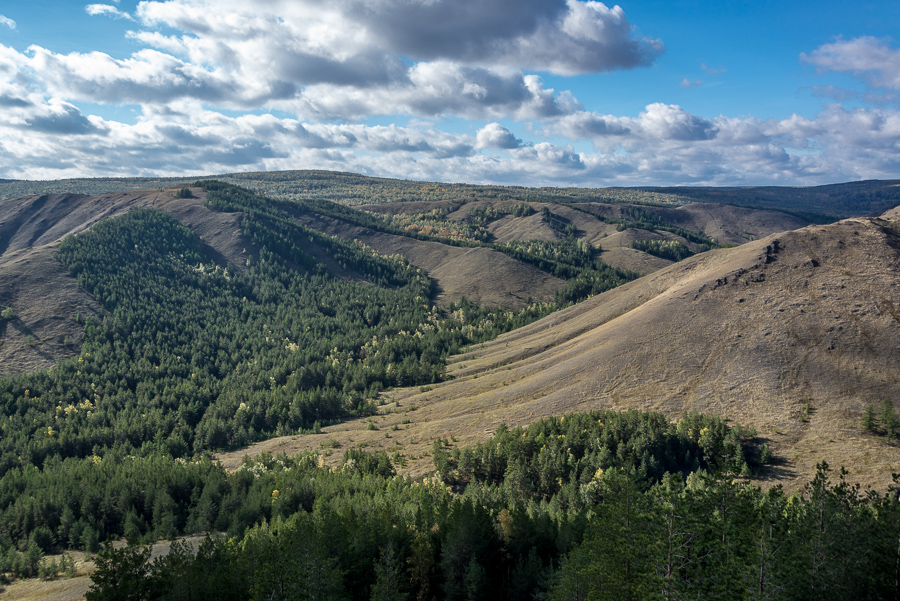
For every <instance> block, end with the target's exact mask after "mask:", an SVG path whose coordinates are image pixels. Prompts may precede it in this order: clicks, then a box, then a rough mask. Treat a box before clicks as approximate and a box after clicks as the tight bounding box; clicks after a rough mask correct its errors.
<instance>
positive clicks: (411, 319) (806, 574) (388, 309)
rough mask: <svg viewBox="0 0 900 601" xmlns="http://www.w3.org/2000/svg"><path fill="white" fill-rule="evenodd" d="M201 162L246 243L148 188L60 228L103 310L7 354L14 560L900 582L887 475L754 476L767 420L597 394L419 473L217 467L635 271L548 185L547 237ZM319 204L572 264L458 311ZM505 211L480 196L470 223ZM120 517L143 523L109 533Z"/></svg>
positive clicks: (120, 586)
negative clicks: (264, 192) (358, 204)
mask: <svg viewBox="0 0 900 601" xmlns="http://www.w3.org/2000/svg"><path fill="white" fill-rule="evenodd" d="M198 185H201V186H202V187H203V188H204V189H205V191H206V193H207V198H208V206H209V207H210V208H212V209H214V210H217V211H225V212H238V213H240V214H241V215H242V220H243V221H242V228H243V233H244V235H245V236H246V237H247V239H248V240H250V241H251V242H252V244H253V249H248V251H249V250H252V252H248V253H247V254H246V256H247V258H246V262H245V264H242V265H230V264H228V265H225V264H220V263H216V262H215V260H214V259H213V258H212V256H211V255H210V253H208V250H207V249H206V248H205V247H204V245H203V244H202V242H201V241H200V240H199V238H197V236H195V235H194V234H193V233H192V232H191V231H190V230H189V229H187V228H185V227H184V226H182V225H181V224H179V223H178V222H177V221H176V220H175V219H174V218H172V217H171V216H170V215H168V214H167V213H163V212H159V211H155V210H151V209H134V210H132V211H131V212H129V213H128V214H126V215H124V216H121V217H117V218H114V219H109V220H105V221H103V222H101V223H99V224H97V225H96V226H94V227H92V228H91V229H89V230H87V231H85V232H82V233H79V234H77V235H74V236H70V237H68V238H67V239H65V240H64V241H63V242H62V244H61V245H60V247H59V251H58V258H59V260H60V261H61V262H62V263H63V264H64V265H65V266H66V268H67V269H68V270H69V272H70V273H71V274H72V275H73V277H75V278H77V281H78V283H79V285H81V286H82V287H83V288H84V289H85V290H87V291H88V292H89V293H90V294H91V295H92V296H93V297H94V298H96V299H97V300H98V301H99V302H100V303H101V305H102V306H103V309H104V311H103V314H102V315H101V316H100V317H97V318H93V317H91V318H82V317H81V316H77V318H78V321H79V322H80V323H81V324H82V326H83V329H84V344H83V346H82V348H81V349H80V352H79V353H78V354H77V355H76V356H75V357H73V358H71V359H67V360H63V361H61V362H59V363H58V364H56V365H55V366H54V367H53V368H51V369H49V370H47V371H42V372H39V373H33V374H26V375H17V376H6V377H2V378H0V432H2V437H0V577H3V578H5V577H6V576H4V575H10V576H35V575H39V574H41V575H44V576H47V577H52V575H53V574H55V573H57V572H59V571H69V569H70V567H71V566H70V565H69V564H68V563H67V561H66V560H65V559H64V560H63V565H60V564H58V563H57V564H55V566H51V565H50V564H48V563H47V561H46V560H45V559H44V556H45V555H46V554H51V553H56V552H60V551H65V550H70V549H80V550H86V551H88V552H90V553H99V555H97V565H98V569H97V571H96V572H95V574H94V577H93V578H94V588H93V590H92V591H91V593H90V594H89V599H122V598H129V599H197V598H216V599H229V598H234V599H254V600H255V599H294V598H300V599H306V598H309V599H313V598H316V599H421V600H426V599H452V600H456V599H484V598H491V597H499V598H502V599H601V598H610V599H644V598H647V599H656V598H661V599H662V598H664V599H676V598H688V597H690V598H735V599H739V598H740V599H744V598H754V599H764V598H767V599H806V598H822V599H826V598H835V599H837V598H847V597H848V596H850V595H855V596H858V597H859V598H861V599H868V598H872V599H878V598H897V596H898V590H900V589H898V586H897V582H898V577H900V572H898V569H900V555H898V549H897V540H900V531H898V528H900V510H898V503H897V500H896V494H895V492H896V485H895V488H894V489H892V490H891V491H879V492H874V491H860V490H859V489H858V488H855V487H852V486H849V485H847V484H846V483H844V482H843V480H842V479H841V473H840V472H839V473H838V474H837V475H835V474H833V473H832V472H831V471H830V470H829V468H828V466H826V465H824V464H823V465H821V466H820V471H819V475H818V476H817V477H816V479H815V480H814V481H812V482H810V483H809V484H808V485H807V487H806V489H804V490H802V491H799V492H797V493H794V494H787V493H785V492H784V491H783V490H781V489H780V488H779V487H777V486H776V487H772V488H768V489H767V490H762V489H760V488H759V487H757V486H754V485H753V484H752V483H751V478H752V477H753V476H754V475H755V474H757V473H759V470H760V469H761V468H762V466H764V465H766V464H767V463H770V462H772V461H773V457H772V456H771V453H770V451H769V449H768V447H767V446H766V445H765V444H764V441H763V440H761V439H760V438H759V437H758V436H757V435H756V433H755V432H753V431H751V430H747V429H745V428H742V427H740V426H738V425H731V424H728V423H726V422H725V421H724V420H722V419H721V418H716V417H709V416H702V415H696V414H690V415H685V416H683V417H682V418H681V419H679V420H677V421H670V420H668V419H667V418H666V417H664V416H662V415H659V414H645V413H639V412H634V411H633V412H626V413H616V412H611V411H606V412H594V413H590V414H579V415H568V416H565V417H558V418H554V419H547V420H543V421H540V422H537V423H535V424H532V425H530V426H528V427H527V428H507V427H501V428H499V429H497V430H496V431H495V432H494V433H493V435H492V437H491V438H490V439H489V440H488V441H486V442H484V443H481V444H478V445H475V446H470V447H459V446H458V445H456V444H455V441H453V440H447V439H443V438H437V439H435V440H434V441H433V446H432V449H431V453H430V455H431V458H432V461H433V464H434V475H433V477H431V478H427V479H424V480H413V479H410V478H407V477H404V476H401V475H398V473H397V472H398V470H399V469H401V468H402V462H403V458H402V457H401V456H389V455H387V454H386V453H384V452H377V453H368V452H366V451H365V450H362V449H358V448H347V449H343V459H342V460H341V461H340V462H339V464H338V465H336V466H334V465H332V466H326V465H324V459H325V457H324V455H325V453H324V452H323V453H322V454H321V455H320V454H310V455H300V456H296V457H286V456H278V457H272V456H269V455H265V454H264V455H262V456H260V457H258V458H256V459H252V460H250V459H248V460H246V461H245V462H244V464H243V465H242V467H241V468H240V469H238V470H237V471H235V472H233V473H229V472H226V471H225V470H224V469H223V467H222V466H221V465H220V464H219V463H217V462H216V461H215V460H214V459H213V453H214V452H215V451H218V450H222V449H233V448H238V447H241V446H244V445H246V444H249V443H251V442H254V441H258V440H262V439H265V438H268V437H272V436H277V435H284V434H294V435H302V436H323V435H322V434H321V432H322V431H323V430H327V428H328V427H329V426H330V425H332V424H335V423H337V422H339V421H340V420H344V419H347V418H349V417H354V416H367V415H372V414H374V413H376V412H378V411H379V403H380V398H381V396H380V394H381V392H382V391H384V390H387V389H389V388H392V387H398V386H422V385H427V384H430V383H433V382H436V381H439V380H441V379H442V378H444V377H445V374H444V366H445V362H446V359H447V357H448V356H449V355H451V354H453V353H456V352H459V351H461V350H463V349H464V348H466V347H467V346H468V345H472V344H476V343H479V342H482V341H485V340H489V339H492V338H493V337H495V336H497V335H498V334H500V333H502V332H505V331H509V330H511V329H513V328H516V327H519V326H522V325H524V324H526V323H529V322H530V321H533V320H535V319H537V318H539V317H541V316H543V315H546V314H547V313H549V312H550V311H552V310H555V309H557V308H560V307H562V306H565V305H566V304H569V303H572V302H576V301H578V300H581V299H583V298H586V297H587V296H588V295H590V294H596V293H598V292H602V291H603V290H606V289H609V288H611V287H614V286H616V285H619V284H621V283H623V282H624V281H627V280H628V279H629V278H630V277H633V275H632V274H627V273H624V272H620V271H618V270H614V269H612V268H610V267H608V266H605V265H604V264H603V263H602V262H601V261H599V259H598V258H597V257H596V256H595V255H594V253H593V251H592V250H591V249H590V248H587V247H586V245H585V244H583V243H580V241H579V240H578V239H577V236H576V231H575V230H574V228H573V226H571V225H570V224H568V223H567V222H566V221H565V220H563V219H561V218H559V216H556V215H553V214H551V213H550V212H549V211H547V212H542V218H543V219H545V220H546V222H547V223H548V224H549V225H550V227H551V228H552V229H553V230H554V231H555V232H557V235H558V237H559V239H558V240H557V241H554V242H516V243H504V244H495V243H492V242H489V241H485V240H479V239H478V237H477V236H475V235H473V236H469V235H461V236H448V235H447V233H446V232H445V231H444V230H447V231H449V229H448V228H449V226H451V225H452V224H449V223H444V222H443V221H442V216H441V215H440V214H439V213H434V214H431V215H424V216H422V217H421V218H419V219H418V220H417V221H416V222H415V224H416V225H417V227H416V228H409V226H410V225H413V223H412V222H410V223H403V222H397V221H395V220H393V219H390V218H384V217H379V216H376V215H371V214H368V213H363V212H360V211H357V210H355V209H352V208H349V207H345V206H341V205H337V204H334V203H330V202H327V201H326V200H324V199H321V198H311V199H306V200H300V201H296V200H295V201H290V200H275V199H271V198H266V197H263V196H260V195H259V194H257V193H254V192H250V191H248V190H245V189H241V188H238V187H236V186H233V185H231V184H227V183H223V182H214V181H206V182H201V183H199V184H198ZM508 210H509V211H512V212H513V213H516V212H518V213H521V214H523V215H527V214H530V212H531V211H533V209H531V208H530V207H529V205H527V204H525V203H522V204H519V205H513V206H512V207H511V208H509V209H508ZM306 213H315V214H317V215H325V216H329V217H333V218H335V219H341V220H344V221H347V222H350V223H355V224H358V225H363V226H365V227H370V228H373V229H376V230H378V231H384V232H388V233H392V234H398V235H405V236H411V237H416V238H419V239H435V240H440V241H442V242H445V243H453V244H458V245H465V246H468V245H472V246H476V245H477V246H481V245H485V246H490V247H491V248H494V249H496V250H499V251H501V252H505V253H507V254H509V255H510V256H513V257H515V258H518V259H520V260H524V261H528V262H530V263H532V264H534V265H536V266H538V267H539V268H541V269H544V270H546V271H548V272H549V273H552V274H554V275H557V276H559V277H562V278H564V279H566V280H568V283H567V285H566V287H565V288H564V289H563V290H562V291H561V292H560V293H559V294H558V295H557V298H556V299H555V300H554V301H553V302H546V303H535V304H533V305H530V306H528V307H526V308H524V309H522V310H520V311H505V310H497V309H491V308H484V307H478V306H476V305H474V304H472V303H470V302H467V301H465V300H462V301H460V302H459V303H456V304H454V305H452V306H450V307H449V308H447V309H444V310H442V309H441V308H439V307H437V306H436V305H435V304H434V283H433V282H432V280H430V279H429V278H428V276H427V274H426V273H425V272H424V271H422V270H420V269H417V268H416V267H414V266H412V265H410V264H409V263H408V262H407V261H406V260H405V259H403V258H402V257H399V256H392V257H385V256H382V255H379V254H377V253H375V252H374V251H373V250H372V249H370V248H368V247H366V246H364V245H362V244H359V243H357V242H354V241H348V240H344V239H341V238H338V237H334V236H329V235H326V234H323V233H321V232H317V231H315V230H312V229H309V228H307V227H305V226H303V225H302V223H301V220H300V219H299V217H301V216H302V215H304V214H306ZM499 214H500V213H498V212H497V211H494V212H493V213H492V212H491V211H489V210H487V209H485V210H484V211H483V213H477V214H476V216H475V219H474V221H475V224H474V225H473V228H474V229H472V230H471V232H474V233H477V231H478V230H477V227H478V224H479V223H481V224H482V225H483V224H484V223H487V222H489V221H490V220H491V219H496V218H498V215H499ZM628 216H629V217H630V218H634V219H635V220H636V222H641V223H645V222H646V223H649V221H648V220H649V219H651V217H650V216H648V215H647V214H644V213H642V212H641V211H640V210H639V209H636V210H634V211H632V212H631V213H629V214H628ZM624 222H625V221H623V223H624ZM654 225H655V226H657V227H665V225H664V224H654ZM445 226H446V227H445ZM428 228H431V229H430V230H429V229H428ZM692 242H694V241H692ZM697 243H699V242H697ZM326 259H327V261H328V262H333V263H335V264H337V265H339V266H340V267H341V269H343V270H344V271H345V272H346V273H349V274H352V277H343V278H341V277H336V276H335V275H334V274H333V273H331V272H330V271H329V269H328V267H326V264H325V261H326ZM3 318H4V319H15V318H16V317H15V315H14V313H9V314H8V315H7V314H4V315H3ZM873 423H874V422H873ZM873 427H874V426H873ZM324 436H327V435H324ZM328 451H334V449H328ZM835 478H837V482H836V483H835V482H834V479H835ZM897 485H900V482H898V483H897ZM201 533H208V536H207V538H206V539H205V540H204V542H203V543H202V544H200V546H199V548H196V549H194V548H192V547H190V546H189V545H188V544H186V543H185V544H176V545H174V547H173V549H174V550H173V552H172V553H170V554H169V555H167V556H165V557H164V558H161V559H157V560H153V561H151V560H150V558H149V552H148V550H147V548H146V547H143V546H141V545H145V544H147V543H149V542H152V541H154V540H157V539H167V540H172V539H176V538H178V537H182V536H186V535H194V534H201ZM121 538H125V539H126V540H127V541H128V542H129V543H132V545H131V546H129V547H126V548H124V549H122V548H113V547H112V546H110V545H109V544H108V543H110V542H111V541H114V540H118V539H121ZM847 548H852V549H854V553H846V552H845V551H846V549H847ZM63 557H64V558H65V557H67V556H65V555H64V556H63ZM373 558H374V559H375V562H374V564H373V562H372V560H373ZM123 595H124V596H123Z"/></svg>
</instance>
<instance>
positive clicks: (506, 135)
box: [475, 123, 522, 150]
mask: <svg viewBox="0 0 900 601" xmlns="http://www.w3.org/2000/svg"><path fill="white" fill-rule="evenodd" d="M521 145H522V140H519V139H518V138H516V137H515V136H514V135H513V134H512V132H511V131H509V130H508V129H506V128H505V127H503V126H502V125H500V124H499V123H488V124H487V125H485V126H484V127H482V128H481V129H479V130H478V133H477V134H476V135H475V148H477V149H483V148H496V149H500V150H508V149H510V148H518V147H519V146H521Z"/></svg>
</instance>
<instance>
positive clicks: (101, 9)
mask: <svg viewBox="0 0 900 601" xmlns="http://www.w3.org/2000/svg"><path fill="white" fill-rule="evenodd" d="M116 4H118V2H116ZM84 10H85V12H86V13H87V14H89V15H91V16H92V17H95V16H97V15H106V16H108V17H112V18H113V19H128V20H129V21H134V17H132V16H131V15H129V14H128V13H127V12H122V11H120V10H119V9H118V8H116V7H115V6H113V5H111V4H88V5H87V6H85V7H84Z"/></svg>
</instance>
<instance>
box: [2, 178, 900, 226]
mask: <svg viewBox="0 0 900 601" xmlns="http://www.w3.org/2000/svg"><path fill="white" fill-rule="evenodd" d="M193 179H194V180H200V179H217V180H220V181H225V182H228V183H232V184H235V185H238V186H241V187H244V188H248V189H250V190H253V191H255V192H258V193H260V194H265V195H268V196H273V197H278V198H286V199H290V200H331V201H335V202H340V203H342V204H346V205H348V206H359V205H371V204H381V203H394V202H421V201H426V202H459V201H462V202H467V201H470V200H479V199H481V200H483V199H497V200H518V201H537V202H549V203H555V204H567V203H579V202H598V203H614V204H615V203H626V204H637V205H652V206H671V207H678V206H683V205H687V204H693V203H698V202H699V203H714V204H732V205H739V206H744V207H750V208H760V209H768V210H776V211H789V212H792V213H795V214H797V215H799V216H801V217H803V218H805V219H809V220H811V221H815V222H817V223H818V222H827V221H832V220H834V219H841V218H846V217H853V216H874V215H879V214H880V213H882V212H884V211H886V210H888V209H889V208H891V207H893V206H896V205H897V204H900V186H898V184H900V180H868V181H860V182H847V183H839V184H830V185H825V186H811V187H790V186H763V187H758V186H757V187H731V188H725V187H723V188H710V187H705V188H692V187H671V188H526V187H523V186H496V185H473V184H446V183H439V182H418V181H410V180H398V179H387V178H376V177H369V176H365V175H360V174H357V173H341V172H333V171H315V170H306V171H299V170H298V171H269V172H250V173H228V174H219V175H209V176H205V177H198V178H193ZM184 182H185V178H178V177H165V178H159V177H156V178H153V177H149V178H148V177H134V178H127V177H126V178H84V179H65V180H56V181H27V180H15V181H0V200H3V199H7V198H17V197H20V196H27V195H32V194H37V195H41V194H48V193H79V194H93V195H96V194H107V193H110V192H117V191H121V190H146V189H155V188H165V187H171V186H176V185H180V184H181V185H183V184H184Z"/></svg>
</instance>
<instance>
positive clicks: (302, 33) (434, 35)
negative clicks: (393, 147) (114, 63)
mask: <svg viewBox="0 0 900 601" xmlns="http://www.w3.org/2000/svg"><path fill="white" fill-rule="evenodd" d="M137 14H138V17H139V18H140V19H141V20H142V21H143V22H144V23H145V24H146V25H148V26H152V25H165V26H169V27H173V28H176V29H179V30H181V31H184V32H187V33H189V34H190V35H192V36H195V37H197V38H198V39H202V38H206V37H212V38H215V39H220V40H222V39H228V40H231V41H235V42H237V41H241V42H242V43H243V44H253V42H254V40H259V39H264V40H265V42H266V43H267V44H272V45H274V46H276V48H273V51H272V52H271V54H270V56H271V57H273V58H276V57H277V56H278V50H280V49H282V48H285V47H286V48H288V49H289V50H292V52H290V55H293V54H296V55H297V56H298V57H300V58H301V60H302V59H303V58H304V56H305V57H307V58H312V57H318V58H321V59H331V60H333V61H336V62H346V61H348V60H350V59H356V60H359V59H361V58H362V57H364V56H379V55H381V56H383V57H386V58H387V60H388V61H392V60H393V59H394V58H395V57H397V56H402V57H406V58H407V59H410V60H413V61H416V62H420V61H456V62H461V63H465V64H469V65H481V66H491V67H498V66H506V67H511V68H516V69H526V70H548V71H552V72H555V73H561V74H573V73H591V72H599V71H610V70H614V69H628V68H633V67H638V66H643V65H648V64H650V63H651V62H652V61H653V60H654V59H655V58H656V57H657V56H659V54H660V53H661V52H662V44H661V43H660V42H659V41H658V40H652V39H642V38H636V37H635V36H634V31H633V30H634V28H633V26H632V25H631V24H630V23H629V22H628V20H627V18H626V17H625V13H624V11H623V10H622V9H621V8H620V7H618V6H614V7H613V8H608V7H607V6H606V5H605V4H603V3H601V2H594V1H590V0H589V1H586V2H585V1H582V0H515V1H514V0H432V1H429V2H420V1H418V0H377V1H366V0H341V1H336V2H331V3H327V4H323V3H321V2H316V1H314V0H290V1H289V0H271V1H270V2H267V3H266V4H264V5H261V4H259V3H248V2H244V1H239V0H220V1H218V2H215V3H211V2H210V1H209V0H169V1H167V2H156V1H145V2H141V3H140V4H139V6H138V9H137ZM278 40H284V43H283V44H281V43H278ZM290 55H289V56H286V57H284V61H291V60H292V58H293V57H292V56H290Z"/></svg>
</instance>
